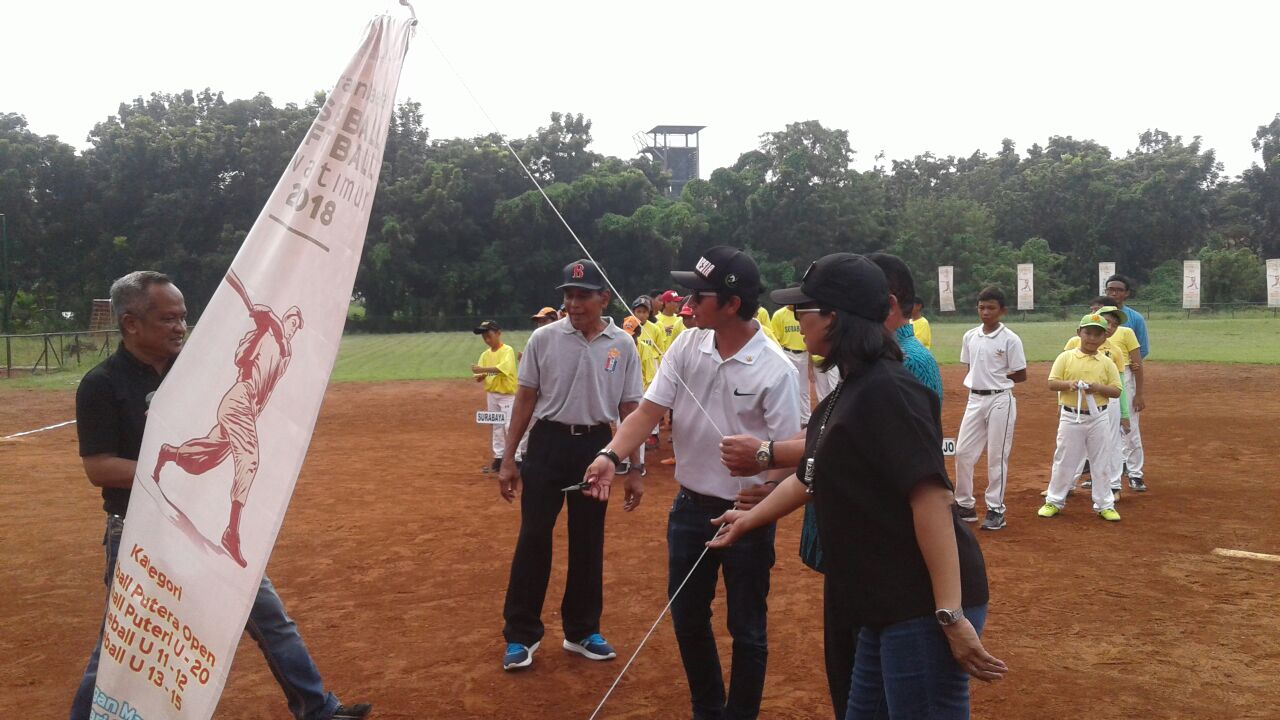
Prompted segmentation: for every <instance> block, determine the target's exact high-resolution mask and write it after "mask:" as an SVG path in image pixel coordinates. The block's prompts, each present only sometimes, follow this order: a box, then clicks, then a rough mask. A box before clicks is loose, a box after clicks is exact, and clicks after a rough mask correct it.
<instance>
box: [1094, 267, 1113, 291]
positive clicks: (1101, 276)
mask: <svg viewBox="0 0 1280 720" xmlns="http://www.w3.org/2000/svg"><path fill="white" fill-rule="evenodd" d="M1115 274H1116V264H1115V263H1113V262H1100V263H1098V294H1099V295H1106V294H1107V278H1109V277H1111V276H1112V275H1115Z"/></svg>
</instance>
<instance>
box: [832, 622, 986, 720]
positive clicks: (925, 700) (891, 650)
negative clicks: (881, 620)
mask: <svg viewBox="0 0 1280 720" xmlns="http://www.w3.org/2000/svg"><path fill="white" fill-rule="evenodd" d="M964 615H965V617H967V618H969V622H971V623H973V627H974V629H975V630H977V631H978V633H979V634H981V633H982V626H983V624H985V622H986V619H987V606H986V605H980V606H977V607H967V608H965V609H964ZM968 718H969V673H967V672H965V671H964V670H963V669H962V668H961V667H960V665H959V664H958V663H957V662H956V661H955V658H953V657H952V656H951V646H950V645H949V644H947V637H946V635H945V634H943V631H942V627H941V626H940V625H938V621H937V620H936V619H935V618H934V617H933V616H932V615H928V616H925V617H919V618H913V619H911V620H905V621H903V622H900V623H895V624H893V625H888V626H886V627H882V628H879V629H873V628H867V627H864V628H862V631H861V632H860V633H859V634H858V652H857V657H856V659H855V660H854V663H853V690H852V691H851V692H850V693H849V709H848V712H847V713H846V714H845V720H968Z"/></svg>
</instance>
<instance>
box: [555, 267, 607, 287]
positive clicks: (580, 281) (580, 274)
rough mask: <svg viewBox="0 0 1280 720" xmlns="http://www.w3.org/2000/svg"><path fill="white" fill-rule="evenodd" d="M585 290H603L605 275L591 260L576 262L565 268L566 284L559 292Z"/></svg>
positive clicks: (563, 284)
mask: <svg viewBox="0 0 1280 720" xmlns="http://www.w3.org/2000/svg"><path fill="white" fill-rule="evenodd" d="M571 287H576V288H584V289H586V290H603V289H604V273H602V272H600V268H598V267H596V264H595V263H593V262H591V261H590V260H585V259H584V260H574V261H573V262H571V263H569V264H568V265H565V266H564V283H562V284H561V285H560V286H559V287H557V288H556V289H557V290H563V289H565V288H571Z"/></svg>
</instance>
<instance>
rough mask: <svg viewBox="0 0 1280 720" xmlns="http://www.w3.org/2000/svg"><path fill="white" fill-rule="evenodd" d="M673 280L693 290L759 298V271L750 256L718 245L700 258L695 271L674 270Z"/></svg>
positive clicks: (735, 249)
mask: <svg viewBox="0 0 1280 720" xmlns="http://www.w3.org/2000/svg"><path fill="white" fill-rule="evenodd" d="M671 279H672V280H675V281H676V282H677V283H679V284H680V285H682V286H684V287H687V288H689V289H691V290H701V291H704V292H710V291H721V292H726V293H729V294H730V295H737V296H738V297H743V298H751V299H753V300H754V299H755V298H757V297H759V296H760V290H761V288H760V268H758V267H756V261H755V260H752V259H751V256H750V255H747V254H746V253H744V252H742V251H741V250H739V249H737V248H732V247H729V246H728V245H717V246H715V247H713V248H711V249H710V250H707V251H706V252H704V253H703V254H702V257H700V258H698V263H697V265H695V266H694V269H693V270H673V271H672V272H671Z"/></svg>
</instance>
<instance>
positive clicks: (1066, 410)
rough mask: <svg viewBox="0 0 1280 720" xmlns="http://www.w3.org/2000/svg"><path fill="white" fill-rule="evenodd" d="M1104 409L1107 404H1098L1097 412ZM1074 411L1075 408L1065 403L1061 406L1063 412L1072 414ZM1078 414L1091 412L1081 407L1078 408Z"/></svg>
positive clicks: (1089, 413)
mask: <svg viewBox="0 0 1280 720" xmlns="http://www.w3.org/2000/svg"><path fill="white" fill-rule="evenodd" d="M1106 409H1107V406H1106V405H1099V406H1098V412H1102V411H1103V410H1106ZM1075 411H1076V409H1075V408H1073V407H1067V406H1066V405H1063V406H1062V412H1065V413H1072V414H1074V413H1075ZM1080 414H1081V415H1092V414H1093V413H1091V412H1089V411H1088V410H1085V409H1083V408H1082V409H1081V410H1080Z"/></svg>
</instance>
